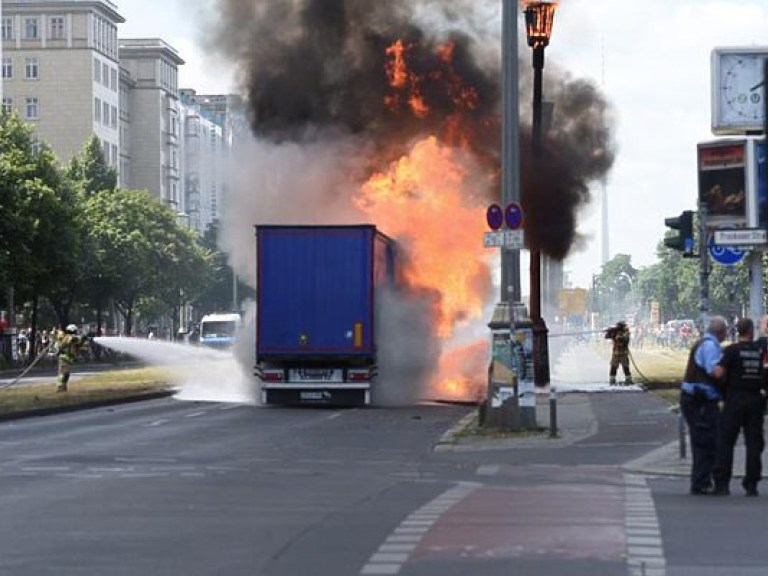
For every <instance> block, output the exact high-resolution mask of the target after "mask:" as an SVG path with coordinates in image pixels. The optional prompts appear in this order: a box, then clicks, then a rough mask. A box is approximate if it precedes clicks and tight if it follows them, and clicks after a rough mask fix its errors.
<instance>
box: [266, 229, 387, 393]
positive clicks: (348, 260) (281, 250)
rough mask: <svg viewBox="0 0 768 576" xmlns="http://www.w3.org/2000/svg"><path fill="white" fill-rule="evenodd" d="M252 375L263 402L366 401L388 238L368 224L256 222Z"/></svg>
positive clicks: (373, 364) (372, 370)
mask: <svg viewBox="0 0 768 576" xmlns="http://www.w3.org/2000/svg"><path fill="white" fill-rule="evenodd" d="M256 245H257V267H256V271H257V278H256V280H257V308H258V309H257V317H256V318H257V320H256V375H257V376H258V377H259V379H260V380H261V392H262V401H263V402H264V403H265V404H269V403H280V404H294V403H300V404H368V403H370V393H371V386H372V385H374V384H373V383H374V381H375V376H376V371H377V370H376V338H375V336H376V309H377V306H376V290H377V288H380V287H381V286H383V285H384V284H386V283H392V282H393V281H394V243H393V241H392V240H391V239H389V238H387V237H386V236H384V235H383V234H381V233H380V232H378V231H377V230H376V227H375V226H372V225H358V226H256Z"/></svg>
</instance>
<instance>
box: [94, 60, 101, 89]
mask: <svg viewBox="0 0 768 576" xmlns="http://www.w3.org/2000/svg"><path fill="white" fill-rule="evenodd" d="M93 81H94V82H98V83H99V84H101V60H99V59H98V58H94V59H93Z"/></svg>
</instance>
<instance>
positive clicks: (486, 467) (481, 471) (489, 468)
mask: <svg viewBox="0 0 768 576" xmlns="http://www.w3.org/2000/svg"><path fill="white" fill-rule="evenodd" d="M500 469H501V466H499V465H498V464H483V465H482V466H479V467H478V468H477V470H476V471H475V474H477V475H478V476H496V474H498V473H499V470H500Z"/></svg>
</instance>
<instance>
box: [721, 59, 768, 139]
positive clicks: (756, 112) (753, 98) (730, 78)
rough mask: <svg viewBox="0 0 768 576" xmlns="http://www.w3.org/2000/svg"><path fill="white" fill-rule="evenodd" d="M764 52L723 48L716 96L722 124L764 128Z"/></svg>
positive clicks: (732, 127)
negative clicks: (726, 49)
mask: <svg viewBox="0 0 768 576" xmlns="http://www.w3.org/2000/svg"><path fill="white" fill-rule="evenodd" d="M766 56H768V54H766V53H760V52H752V53H749V52H721V53H720V54H719V63H718V77H717V78H716V81H717V83H718V85H717V86H716V93H715V96H716V98H717V102H716V106H717V110H718V114H717V118H716V121H717V124H719V126H718V127H719V128H721V129H722V128H726V129H728V128H730V129H734V130H738V129H741V130H742V131H748V130H761V129H762V128H763V125H764V123H765V98H766V88H765V78H764V66H765V64H764V62H765V58H766Z"/></svg>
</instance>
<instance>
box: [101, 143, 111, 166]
mask: <svg viewBox="0 0 768 576" xmlns="http://www.w3.org/2000/svg"><path fill="white" fill-rule="evenodd" d="M101 151H102V152H103V153H104V160H106V161H107V162H109V142H107V141H106V140H102V141H101Z"/></svg>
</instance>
